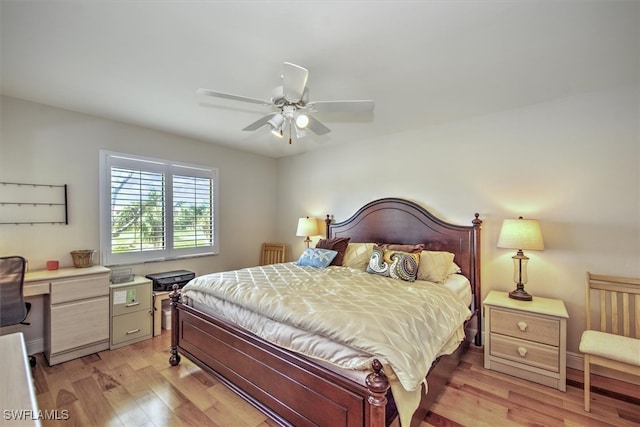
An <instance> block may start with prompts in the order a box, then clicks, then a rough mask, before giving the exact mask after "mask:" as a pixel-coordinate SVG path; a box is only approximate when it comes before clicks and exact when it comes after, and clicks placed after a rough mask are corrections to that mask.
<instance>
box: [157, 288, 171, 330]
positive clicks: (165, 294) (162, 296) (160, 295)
mask: <svg viewBox="0 0 640 427" xmlns="http://www.w3.org/2000/svg"><path fill="white" fill-rule="evenodd" d="M169 293H170V292H169V291H154V292H153V336H154V337H157V336H158V335H160V334H161V333H162V321H161V320H162V301H164V300H168V299H169Z"/></svg>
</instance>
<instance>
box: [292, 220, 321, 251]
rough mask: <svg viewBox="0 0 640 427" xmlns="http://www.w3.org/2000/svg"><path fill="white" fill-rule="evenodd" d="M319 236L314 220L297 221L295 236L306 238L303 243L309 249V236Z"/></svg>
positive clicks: (316, 223)
mask: <svg viewBox="0 0 640 427" xmlns="http://www.w3.org/2000/svg"><path fill="white" fill-rule="evenodd" d="M318 234H320V232H319V231H318V222H317V221H316V219H315V218H309V217H306V218H300V219H299V220H298V229H297V230H296V236H299V237H303V236H306V239H304V242H305V243H306V245H307V248H308V247H309V243H311V239H310V238H309V236H317V235H318Z"/></svg>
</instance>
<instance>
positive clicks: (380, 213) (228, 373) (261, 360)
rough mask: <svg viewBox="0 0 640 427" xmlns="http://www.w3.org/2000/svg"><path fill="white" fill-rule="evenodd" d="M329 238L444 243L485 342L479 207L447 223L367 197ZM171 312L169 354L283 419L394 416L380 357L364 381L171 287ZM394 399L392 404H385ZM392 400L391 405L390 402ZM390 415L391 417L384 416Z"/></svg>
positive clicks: (352, 422)
mask: <svg viewBox="0 0 640 427" xmlns="http://www.w3.org/2000/svg"><path fill="white" fill-rule="evenodd" d="M327 217H328V219H327V236H328V237H350V238H351V241H352V242H376V243H404V244H418V243H423V244H424V245H425V249H428V250H446V251H449V252H453V253H454V254H455V261H456V263H457V264H458V265H459V266H460V268H461V269H462V273H463V274H465V275H466V276H467V277H468V278H469V280H470V282H471V286H472V292H473V302H472V306H471V309H472V312H473V317H472V319H471V320H470V322H471V321H474V323H475V326H476V336H475V342H476V345H481V338H480V337H481V327H480V325H481V321H480V316H479V314H480V300H481V299H480V291H481V289H480V225H481V223H482V221H481V220H480V219H479V218H478V217H479V215H478V214H477V213H476V214H475V218H474V219H473V221H472V225H470V226H460V225H453V224H448V223H446V222H444V221H442V220H440V219H438V218H436V217H435V216H433V215H432V214H431V213H429V212H428V211H426V210H425V209H424V208H422V207H420V206H418V205H417V204H415V203H413V202H410V201H407V200H403V199H397V198H386V199H380V200H376V201H373V202H371V203H368V204H367V205H365V206H364V207H362V208H361V209H360V210H358V211H357V212H356V213H355V214H354V215H353V216H352V217H351V218H349V219H348V220H346V221H344V222H340V223H336V224H331V219H330V218H329V216H327ZM170 298H171V305H172V313H171V316H172V318H171V321H172V330H171V356H170V358H169V362H170V363H171V365H173V366H175V365H178V364H179V363H180V357H181V356H180V355H181V354H182V355H185V356H186V357H187V358H189V359H190V360H192V361H193V362H194V363H195V364H196V365H198V366H200V367H201V368H203V369H204V370H205V371H207V372H209V373H211V374H212V375H213V376H214V377H215V378H217V379H218V380H219V381H221V382H222V383H223V384H225V385H226V386H228V387H229V388H230V389H231V390H233V391H234V392H235V393H237V394H238V395H239V396H241V397H242V398H243V399H245V400H246V401H247V402H249V403H250V404H251V405H253V406H254V407H255V408H257V409H258V410H260V411H262V412H263V413H264V414H266V415H267V416H268V417H269V418H271V419H272V420H273V421H274V422H276V423H277V424H279V425H294V426H311V425H325V426H348V427H355V426H358V427H362V426H367V427H384V426H385V425H387V424H388V423H389V422H390V421H391V420H392V416H389V415H390V414H386V412H387V411H388V410H389V408H390V409H393V408H392V407H393V404H392V402H388V399H387V395H388V389H389V382H388V380H387V378H386V377H385V375H384V372H382V366H381V365H380V362H378V361H377V360H375V361H374V363H373V364H372V373H370V374H369V375H368V376H367V378H366V385H362V384H358V383H356V382H354V381H352V380H349V379H347V378H345V377H343V376H341V375H339V374H337V373H335V372H332V371H330V370H328V369H326V368H324V367H322V366H320V365H318V364H316V363H313V361H311V360H310V359H306V358H304V357H302V356H300V355H298V354H296V353H293V352H291V351H287V350H285V349H282V348H280V347H277V346H275V345H273V344H271V343H269V342H267V341H265V340H263V339H261V338H259V337H257V336H256V335H253V334H251V333H249V332H247V331H245V330H244V329H240V328H238V327H236V326H234V325H232V324H229V323H227V322H224V321H222V320H220V319H217V318H214V317H212V316H209V315H207V314H205V313H203V312H201V311H199V310H195V309H194V308H192V307H189V306H187V305H184V304H182V302H181V301H180V291H179V290H178V289H177V286H176V287H175V289H174V291H173V292H172V293H171V294H170ZM468 345H469V343H468V341H466V340H465V341H464V342H463V343H462V344H461V345H460V347H458V349H457V350H456V351H455V352H454V353H453V354H451V355H449V356H442V357H440V358H439V359H438V360H436V362H434V364H433V366H432V367H431V370H430V371H429V374H428V375H427V381H428V384H429V393H428V394H427V395H425V396H423V399H422V402H421V404H420V408H419V409H418V410H417V411H416V413H415V414H414V416H413V420H412V423H411V425H412V426H414V425H419V423H420V421H421V420H422V419H423V418H424V417H425V415H426V414H427V412H428V408H429V407H430V406H431V404H432V403H433V402H434V401H435V399H436V398H437V396H438V395H439V394H440V392H441V391H442V390H443V389H444V386H445V385H446V383H447V380H448V378H449V377H450V375H451V372H452V371H453V370H454V369H455V367H456V366H457V365H458V362H459V360H460V357H461V356H462V354H463V353H464V352H465V351H466V349H467V348H468ZM388 403H389V405H388ZM387 406H389V408H387ZM386 415H387V416H386Z"/></svg>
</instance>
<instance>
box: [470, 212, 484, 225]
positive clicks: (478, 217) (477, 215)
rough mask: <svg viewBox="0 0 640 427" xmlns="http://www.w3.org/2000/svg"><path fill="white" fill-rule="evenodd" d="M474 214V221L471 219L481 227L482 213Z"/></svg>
mask: <svg viewBox="0 0 640 427" xmlns="http://www.w3.org/2000/svg"><path fill="white" fill-rule="evenodd" d="M473 216H474V217H475V218H474V219H473V221H471V223H472V224H473V225H474V226H476V227H480V225H481V224H482V220H481V219H480V214H479V213H478V212H476V213H475V214H474V215H473Z"/></svg>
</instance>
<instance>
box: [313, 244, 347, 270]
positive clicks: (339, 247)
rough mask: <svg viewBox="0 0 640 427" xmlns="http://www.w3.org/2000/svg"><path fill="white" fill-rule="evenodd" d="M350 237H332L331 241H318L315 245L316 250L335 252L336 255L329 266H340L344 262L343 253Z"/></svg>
mask: <svg viewBox="0 0 640 427" xmlns="http://www.w3.org/2000/svg"><path fill="white" fill-rule="evenodd" d="M349 240H351V237H334V238H332V239H320V240H319V241H318V243H317V244H316V248H321V249H331V250H334V251H337V252H338V254H337V255H336V257H335V258H334V259H333V261H331V265H342V262H343V260H344V253H345V252H346V250H347V246H348V245H349Z"/></svg>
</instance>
